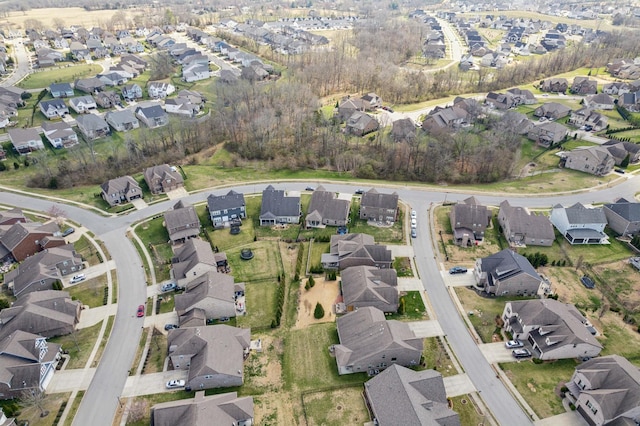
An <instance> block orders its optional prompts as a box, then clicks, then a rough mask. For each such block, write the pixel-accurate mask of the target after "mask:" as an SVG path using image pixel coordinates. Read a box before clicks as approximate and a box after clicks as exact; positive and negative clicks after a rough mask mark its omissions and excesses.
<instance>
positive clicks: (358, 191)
mask: <svg viewBox="0 0 640 426" xmlns="http://www.w3.org/2000/svg"><path fill="white" fill-rule="evenodd" d="M362 194H364V189H356V195H362Z"/></svg>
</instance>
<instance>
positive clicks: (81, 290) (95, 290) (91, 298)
mask: <svg viewBox="0 0 640 426" xmlns="http://www.w3.org/2000/svg"><path fill="white" fill-rule="evenodd" d="M106 287H107V277H106V276H105V275H100V276H99V277H98V278H93V279H90V280H87V281H83V282H81V283H79V284H75V285H73V286H71V287H67V288H65V291H68V292H69V294H70V295H71V297H72V298H73V299H74V300H79V301H80V302H81V303H82V304H83V305H89V307H90V308H97V307H98V306H103V305H104V304H105V303H104V295H105V292H104V289H105V288H106Z"/></svg>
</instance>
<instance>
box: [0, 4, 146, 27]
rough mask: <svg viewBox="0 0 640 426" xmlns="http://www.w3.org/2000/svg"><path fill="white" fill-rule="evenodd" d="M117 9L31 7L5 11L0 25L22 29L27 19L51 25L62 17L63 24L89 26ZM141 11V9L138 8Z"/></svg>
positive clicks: (101, 23)
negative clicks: (25, 9)
mask: <svg viewBox="0 0 640 426" xmlns="http://www.w3.org/2000/svg"><path fill="white" fill-rule="evenodd" d="M116 12H118V10H116V9H113V10H102V9H101V10H92V11H87V10H85V9H84V8H81V7H65V8H57V7H56V8H43V9H31V10H28V11H25V12H21V11H13V12H7V15H6V16H5V17H4V18H3V19H2V20H0V26H11V27H18V28H21V29H24V22H25V21H26V20H27V19H37V20H38V21H40V22H42V24H43V25H45V26H48V27H53V26H54V25H55V24H54V22H55V20H56V19H62V20H64V22H65V25H69V26H70V25H80V26H85V27H88V28H91V27H92V26H96V25H104V24H105V23H106V22H107V21H109V20H110V19H111V17H112V16H113V15H114V14H115V13H116ZM140 13H142V10H140Z"/></svg>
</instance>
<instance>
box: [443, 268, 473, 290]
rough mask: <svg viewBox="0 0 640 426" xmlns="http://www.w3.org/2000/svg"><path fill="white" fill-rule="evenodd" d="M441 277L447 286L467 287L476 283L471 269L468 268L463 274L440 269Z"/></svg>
mask: <svg viewBox="0 0 640 426" xmlns="http://www.w3.org/2000/svg"><path fill="white" fill-rule="evenodd" d="M442 279H443V280H444V283H445V285H446V286H447V287H468V286H473V285H475V284H476V279H475V278H474V277H473V269H469V270H468V271H467V272H466V273H464V274H450V273H449V271H442Z"/></svg>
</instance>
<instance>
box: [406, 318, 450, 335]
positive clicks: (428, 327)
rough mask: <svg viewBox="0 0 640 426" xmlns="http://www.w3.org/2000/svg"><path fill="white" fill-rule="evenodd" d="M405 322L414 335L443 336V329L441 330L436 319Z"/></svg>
mask: <svg viewBox="0 0 640 426" xmlns="http://www.w3.org/2000/svg"><path fill="white" fill-rule="evenodd" d="M407 324H408V325H409V328H410V329H411V331H413V332H414V333H415V335H416V337H422V338H426V337H435V336H444V331H442V327H440V323H439V322H438V321H436V320H426V321H413V322H408V323H407Z"/></svg>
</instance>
